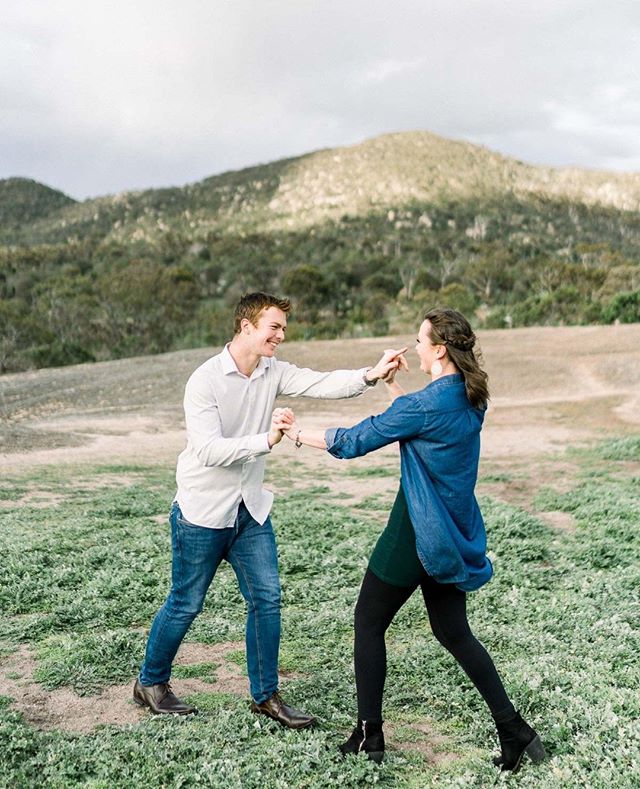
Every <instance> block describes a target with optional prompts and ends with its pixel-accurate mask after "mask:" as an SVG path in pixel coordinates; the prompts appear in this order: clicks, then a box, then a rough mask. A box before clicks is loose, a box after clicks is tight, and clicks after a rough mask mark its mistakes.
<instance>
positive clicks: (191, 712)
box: [133, 696, 198, 715]
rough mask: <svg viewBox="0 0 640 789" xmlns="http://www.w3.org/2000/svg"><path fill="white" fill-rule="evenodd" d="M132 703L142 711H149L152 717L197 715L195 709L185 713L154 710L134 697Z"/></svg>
mask: <svg viewBox="0 0 640 789" xmlns="http://www.w3.org/2000/svg"><path fill="white" fill-rule="evenodd" d="M133 703H134V704H137V705H138V707H143V708H144V709H147V710H149V712H151V713H152V714H153V715H196V714H197V713H198V710H197V709H193V710H189V711H185V712H165V711H164V710H154V709H153V707H152V706H151V705H150V704H147V702H146V701H141V700H140V699H137V698H136V697H135V696H134V697H133Z"/></svg>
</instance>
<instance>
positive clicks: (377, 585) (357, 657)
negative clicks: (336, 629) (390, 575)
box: [354, 569, 416, 723]
mask: <svg viewBox="0 0 640 789" xmlns="http://www.w3.org/2000/svg"><path fill="white" fill-rule="evenodd" d="M415 588H416V586H415V585H414V586H409V587H406V586H392V585H391V584H388V583H385V582H384V581H381V580H380V579H379V578H378V577H377V576H376V575H375V574H374V573H373V572H372V571H371V570H370V569H367V572H366V573H365V576H364V580H363V581H362V588H361V589H360V596H359V597H358V602H357V604H356V611H355V642H354V663H355V673H356V690H357V694H358V718H360V720H364V721H371V722H375V723H377V722H382V693H383V691H384V681H385V677H386V673H387V650H386V646H385V640H384V634H385V632H386V630H387V628H388V627H389V625H390V624H391V622H392V620H393V617H394V616H395V615H396V613H397V612H398V611H399V610H400V608H401V607H402V606H403V605H404V603H406V601H407V600H408V599H409V598H410V597H411V595H412V594H413V592H414V591H415Z"/></svg>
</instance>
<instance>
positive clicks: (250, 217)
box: [0, 134, 640, 372]
mask: <svg viewBox="0 0 640 789" xmlns="http://www.w3.org/2000/svg"><path fill="white" fill-rule="evenodd" d="M594 195H595V197H594ZM598 201H600V202H598ZM638 205H639V195H638V187H637V184H636V181H635V180H634V179H633V178H630V177H625V176H621V175H620V176H615V175H611V174H602V173H586V172H584V173H580V172H579V171H576V172H575V173H573V174H572V176H571V178H567V177H564V178H563V177H561V175H560V174H559V173H554V172H553V171H550V170H543V169H540V168H534V167H527V166H526V165H523V164H521V163H519V162H515V161H513V160H509V159H505V158H503V157H500V156H498V155H496V154H492V153H490V152H488V151H486V150H484V149H481V148H478V147H476V146H472V145H467V144H463V143H453V142H450V141H446V140H442V139H440V138H436V137H434V136H432V135H427V134H407V135H390V136H387V137H383V138H379V139H378V140H372V141H369V142H368V143H365V144H363V145H362V146H355V147H354V148H351V149H342V150H340V151H339V152H331V151H328V152H327V151H325V152H319V153H316V154H310V155H308V156H304V157H300V158H298V159H293V160H283V161H280V162H275V163H272V164H269V165H265V166H262V167H254V168H249V169H247V170H243V171H239V172H233V173H225V174H223V175H220V176H216V177H214V178H209V179H206V180H204V181H202V182H200V183H198V184H193V185H190V186H187V187H184V188H182V189H177V188H176V189H160V190H148V191H145V192H140V193H128V194H122V195H116V196H113V197H104V198H99V199H96V200H88V201H85V202H84V203H74V202H73V201H71V200H70V198H66V197H65V196H64V195H62V194H61V193H59V192H55V191H54V190H50V189H48V188H47V187H44V186H42V185H40V184H35V183H34V182H30V181H21V180H20V179H11V180H9V181H1V182H0V244H4V246H0V372H2V371H11V370H20V369H27V368H29V367H34V366H36V367H41V366H52V365H63V364H71V363H76V362H84V361H90V360H103V359H111V358H120V357H123V356H132V355H136V354H150V353H157V352H164V351H168V350H176V349H181V348H187V347H196V346H204V345H208V344H218V343H220V342H223V341H224V340H226V339H227V338H228V334H229V330H230V326H231V309H232V306H233V304H234V303H235V302H236V300H237V298H238V296H239V295H240V294H241V293H242V292H243V291H246V290H252V289H265V290H271V291H275V292H279V293H285V294H287V295H289V296H290V297H291V298H292V300H293V302H294V309H295V320H294V321H292V323H291V327H290V336H291V337H292V338H294V339H295V338H302V339H306V338H311V337H318V338H331V337H341V336H363V335H372V334H373V335H381V334H387V333H390V332H401V331H402V332H404V331H408V330H412V329H413V327H414V325H415V321H416V318H417V317H418V316H419V315H420V314H421V312H422V311H423V310H424V308H425V307H426V306H428V305H433V304H435V303H441V304H442V303H446V304H448V305H450V306H453V307H456V308H458V309H461V310H463V311H464V312H466V313H468V314H470V315H474V316H475V318H474V320H475V322H476V324H477V325H478V326H482V327H489V328H502V327H509V326H528V325H539V324H550V325H551V324H581V323H599V322H600V323H611V322H614V321H621V322H634V321H640V265H639V261H640V212H639V211H638Z"/></svg>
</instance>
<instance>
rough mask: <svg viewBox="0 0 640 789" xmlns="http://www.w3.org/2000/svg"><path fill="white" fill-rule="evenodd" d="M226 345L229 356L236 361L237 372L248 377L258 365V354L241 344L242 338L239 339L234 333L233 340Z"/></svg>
mask: <svg viewBox="0 0 640 789" xmlns="http://www.w3.org/2000/svg"><path fill="white" fill-rule="evenodd" d="M228 347H229V353H230V354H231V358H232V359H233V361H234V362H235V363H236V367H237V368H238V370H239V372H241V373H242V374H243V375H246V376H247V378H249V377H250V376H251V374H252V373H253V371H254V370H255V369H256V367H257V366H258V364H259V362H260V359H261V358H262V357H261V356H260V355H259V354H255V353H253V352H252V351H250V350H249V349H248V348H247V347H246V346H245V345H243V343H242V340H241V339H239V336H238V335H236V336H235V337H234V338H233V340H231V342H230V343H229V346H228Z"/></svg>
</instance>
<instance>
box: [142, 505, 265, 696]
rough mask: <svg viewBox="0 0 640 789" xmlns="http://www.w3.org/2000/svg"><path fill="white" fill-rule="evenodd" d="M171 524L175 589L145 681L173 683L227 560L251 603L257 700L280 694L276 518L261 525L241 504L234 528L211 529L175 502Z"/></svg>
mask: <svg viewBox="0 0 640 789" xmlns="http://www.w3.org/2000/svg"><path fill="white" fill-rule="evenodd" d="M169 522H170V524H171V541H172V549H173V565H172V583H171V591H170V592H169V596H168V597H167V599H166V600H165V602H164V605H163V606H162V608H161V609H160V610H159V611H158V613H157V614H156V617H155V619H154V620H153V624H152V626H151V632H150V633H149V639H148V641H147V649H146V653H145V659H144V663H143V665H142V668H141V669H140V682H141V683H142V684H143V685H147V686H148V685H157V684H159V683H163V682H168V681H169V678H170V676H171V664H172V663H173V659H174V658H175V656H176V652H177V651H178V647H179V646H180V644H181V642H182V639H183V638H184V637H185V634H186V632H187V630H188V629H189V627H190V625H191V623H192V622H193V620H194V619H195V618H196V616H197V615H198V614H199V613H200V611H202V606H203V604H204V598H205V595H206V594H207V590H208V589H209V586H210V585H211V582H212V581H213V577H214V575H215V574H216V570H217V569H218V567H219V565H220V562H221V561H222V560H223V559H226V560H227V561H228V562H229V564H231V566H232V567H233V569H234V572H235V574H236V578H237V579H238V584H239V586H240V591H241V592H242V596H243V597H244V599H245V600H246V602H247V628H246V645H247V669H248V672H249V685H250V689H251V695H252V697H253V698H254V700H255V701H256V702H257V703H258V704H260V703H261V702H263V701H265V700H266V699H268V698H269V696H271V695H272V694H273V693H274V692H275V691H276V690H278V650H279V647H280V579H279V577H278V557H277V553H276V540H275V536H274V533H273V527H272V526H271V520H270V519H269V518H267V520H266V521H265V523H264V524H263V525H262V526H261V525H260V524H259V523H258V522H257V521H255V520H254V519H253V518H252V517H251V515H250V514H249V512H248V510H247V508H246V507H245V505H244V502H241V503H240V508H239V509H238V516H237V518H236V522H235V525H234V527H233V528H232V529H231V528H228V529H207V528H205V527H203V526H195V525H194V524H192V523H189V521H187V520H185V519H184V518H183V516H182V512H181V510H180V507H179V506H178V504H177V503H176V502H174V503H173V506H172V508H171V513H170V515H169Z"/></svg>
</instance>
